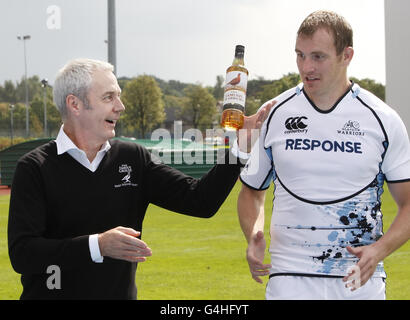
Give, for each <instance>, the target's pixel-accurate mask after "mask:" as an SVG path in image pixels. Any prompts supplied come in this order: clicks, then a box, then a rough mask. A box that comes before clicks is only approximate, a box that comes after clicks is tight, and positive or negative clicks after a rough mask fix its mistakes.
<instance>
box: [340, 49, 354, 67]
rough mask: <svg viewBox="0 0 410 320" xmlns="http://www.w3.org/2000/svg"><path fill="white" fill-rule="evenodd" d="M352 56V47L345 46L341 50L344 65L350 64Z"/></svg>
mask: <svg viewBox="0 0 410 320" xmlns="http://www.w3.org/2000/svg"><path fill="white" fill-rule="evenodd" d="M353 56H354V49H353V47H346V48H345V49H344V51H343V61H344V62H345V63H346V66H348V65H349V64H350V62H351V61H352V59H353Z"/></svg>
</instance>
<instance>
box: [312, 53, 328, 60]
mask: <svg viewBox="0 0 410 320" xmlns="http://www.w3.org/2000/svg"><path fill="white" fill-rule="evenodd" d="M324 58H325V55H324V54H314V55H313V59H314V60H319V61H320V60H323V59H324Z"/></svg>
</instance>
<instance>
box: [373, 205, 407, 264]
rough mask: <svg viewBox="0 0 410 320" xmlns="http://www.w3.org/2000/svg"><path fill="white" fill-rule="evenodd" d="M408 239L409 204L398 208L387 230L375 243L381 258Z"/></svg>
mask: <svg viewBox="0 0 410 320" xmlns="http://www.w3.org/2000/svg"><path fill="white" fill-rule="evenodd" d="M409 239H410V206H407V207H402V208H400V209H399V211H398V213H397V216H396V218H395V219H394V221H393V223H392V224H391V226H390V228H389V229H388V230H387V232H386V233H385V234H384V235H383V237H381V238H380V239H379V241H377V242H376V243H375V247H376V248H378V251H379V252H380V257H379V258H380V259H379V261H380V260H383V259H384V258H386V257H387V256H389V255H390V254H392V253H393V252H394V251H396V250H397V249H399V248H400V247H401V246H402V245H403V244H405V243H406V242H407V241H408V240H409Z"/></svg>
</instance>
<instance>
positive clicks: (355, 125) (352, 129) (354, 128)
mask: <svg viewBox="0 0 410 320" xmlns="http://www.w3.org/2000/svg"><path fill="white" fill-rule="evenodd" d="M337 133H338V134H344V135H350V136H364V132H363V131H361V130H360V123H359V122H358V121H353V120H349V121H347V122H346V123H345V125H344V126H343V128H342V129H340V130H337Z"/></svg>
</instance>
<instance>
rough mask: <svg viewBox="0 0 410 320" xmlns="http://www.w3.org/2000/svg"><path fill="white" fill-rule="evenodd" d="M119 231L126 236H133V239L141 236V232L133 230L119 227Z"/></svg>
mask: <svg viewBox="0 0 410 320" xmlns="http://www.w3.org/2000/svg"><path fill="white" fill-rule="evenodd" d="M118 231H121V232H123V233H125V234H128V235H129V236H132V237H138V236H140V235H141V232H139V231H136V230H134V229H131V228H125V227H118Z"/></svg>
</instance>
